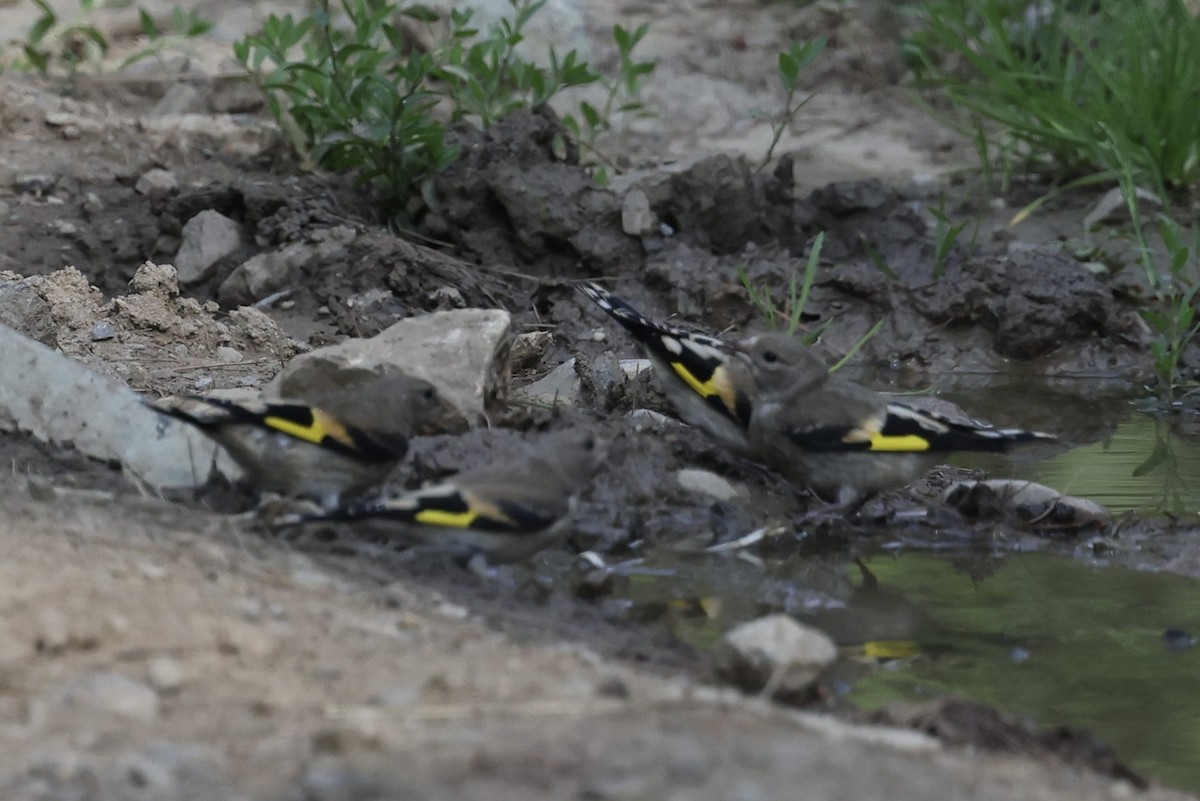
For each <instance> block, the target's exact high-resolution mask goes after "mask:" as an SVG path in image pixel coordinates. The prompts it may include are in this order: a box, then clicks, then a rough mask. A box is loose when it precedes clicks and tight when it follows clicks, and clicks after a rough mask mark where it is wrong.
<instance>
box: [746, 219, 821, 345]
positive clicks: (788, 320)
mask: <svg viewBox="0 0 1200 801" xmlns="http://www.w3.org/2000/svg"><path fill="white" fill-rule="evenodd" d="M824 244H825V232H824V231H822V232H821V233H819V234H817V238H816V239H814V240H813V245H812V250H811V251H810V252H809V254H808V261H807V262H806V263H805V265H804V276H803V278H802V279H800V282H799V285H797V274H796V273H792V275H791V278H790V279H789V280H788V293H787V300H786V301H785V303H784V305H783V307H782V308H781V307H780V306H779V305H778V304H776V303H775V297H774V295H773V294H772V293H771V290H769V289H767V288H766V287H765V286H759V285H756V284H755V283H754V282H753V281H752V280H750V275H749V273H747V272H746V268H745V267H744V266H742V265H740V264H739V265H738V266H737V277H738V280H739V281H741V282H742V286H744V287H745V288H746V294H747V295H749V296H750V302H751V303H753V304H754V306H755V307H756V308H757V309H758V311H759V313H760V314H761V315H762V316H763V319H764V320H766V321H767V325H768V326H770V327H771V328H772V329H773V330H776V331H778V330H780V329H781V328H782V330H783V331H784V332H785V333H786V334H788V335H790V336H795V334H796V332H797V331H798V330H799V329H800V319H801V317H802V316H803V315H804V307H805V306H807V305H808V295H809V292H811V291H812V285H813V280H814V279H815V278H816V277H817V267H818V266H819V265H820V263H821V248H822V247H823V246H824ZM823 330H824V327H822V328H820V329H818V330H817V331H813V332H810V333H808V334H806V335H805V337H804V340H805V341H806V342H808V343H809V344H812V343H813V342H816V341H817V338H818V337H820V335H821V331H823Z"/></svg>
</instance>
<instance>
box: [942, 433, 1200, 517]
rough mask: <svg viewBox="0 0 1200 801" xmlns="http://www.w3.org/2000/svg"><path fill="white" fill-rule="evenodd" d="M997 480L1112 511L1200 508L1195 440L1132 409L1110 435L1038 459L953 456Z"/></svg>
mask: <svg viewBox="0 0 1200 801" xmlns="http://www.w3.org/2000/svg"><path fill="white" fill-rule="evenodd" d="M953 462H954V464H958V465H962V466H966V467H981V468H983V469H985V470H987V471H988V473H989V474H991V475H992V476H994V477H997V478H1009V477H1012V478H1020V479H1025V480H1029V481H1036V482H1038V483H1041V484H1046V485H1048V486H1050V487H1053V488H1054V489H1056V490H1058V491H1060V492H1062V493H1065V494H1067V495H1079V496H1082V497H1085V498H1090V499H1092V500H1093V501H1096V502H1097V503H1100V504H1103V505H1104V506H1107V507H1108V508H1109V510H1110V511H1112V512H1113V514H1120V513H1122V512H1129V511H1132V512H1138V513H1140V514H1149V515H1153V514H1162V513H1166V512H1169V513H1171V514H1175V515H1180V516H1182V515H1189V514H1190V515H1195V514H1196V513H1198V512H1200V442H1197V441H1195V440H1187V439H1183V438H1181V437H1180V436H1179V435H1178V434H1177V433H1176V432H1175V431H1173V430H1172V428H1171V426H1170V421H1169V420H1167V419H1163V418H1161V417H1157V416H1155V415H1151V414H1147V413H1144V412H1137V411H1132V410H1131V412H1130V416H1129V418H1128V419H1126V420H1125V421H1124V422H1122V423H1120V424H1119V425H1118V426H1117V429H1116V430H1115V431H1113V432H1112V433H1111V434H1110V435H1109V436H1107V437H1105V438H1104V439H1102V440H1100V441H1099V442H1094V443H1092V444H1089V445H1083V446H1079V447H1075V448H1072V449H1071V450H1069V451H1068V452H1066V453H1062V454H1059V455H1057V456H1053V457H1051V458H1049V459H1046V460H1045V461H1040V462H1021V461H1016V462H1014V461H1010V460H1006V459H1004V458H1002V457H991V456H958V457H955V458H954V460H953Z"/></svg>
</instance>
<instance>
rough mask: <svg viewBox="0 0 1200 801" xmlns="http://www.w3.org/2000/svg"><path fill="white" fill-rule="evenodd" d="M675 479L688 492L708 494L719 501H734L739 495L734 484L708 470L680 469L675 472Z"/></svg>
mask: <svg viewBox="0 0 1200 801" xmlns="http://www.w3.org/2000/svg"><path fill="white" fill-rule="evenodd" d="M675 480H676V481H678V482H679V486H681V487H683V488H684V489H685V490H687V491H688V492H696V493H699V494H701V495H707V496H708V497H710V498H714V499H716V500H718V501H732V500H733V499H734V498H736V497H737V496H738V491H737V489H735V488H734V486H733V485H732V484H730V483H729V482H728V481H726V480H725V479H723V478H721V477H720V476H718V475H717V474H716V473H712V472H709V471H708V470H696V469H692V468H688V469H685V470H680V471H679V472H677V473H676V474H675Z"/></svg>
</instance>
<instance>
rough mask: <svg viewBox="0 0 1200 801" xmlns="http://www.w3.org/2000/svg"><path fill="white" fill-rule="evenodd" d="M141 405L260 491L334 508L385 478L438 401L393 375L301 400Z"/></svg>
mask: <svg viewBox="0 0 1200 801" xmlns="http://www.w3.org/2000/svg"><path fill="white" fill-rule="evenodd" d="M146 403H147V405H148V406H150V408H152V409H154V410H155V411H157V412H160V413H162V414H164V415H167V416H169V417H174V418H176V419H179V420H183V421H184V422H186V423H189V424H191V425H193V426H195V427H196V428H198V429H200V431H201V432H203V433H204V434H205V435H207V436H208V437H209V438H210V439H212V440H214V441H215V442H217V443H218V444H219V445H221V446H222V447H223V448H225V450H226V451H227V452H228V453H229V455H230V456H231V457H232V458H233V460H234V461H235V462H237V463H238V465H239V466H240V467H241V468H242V469H243V470H244V471H245V472H246V475H247V476H248V477H249V478H250V480H251V481H253V482H254V484H256V485H257V486H258V487H259V488H260V489H262V490H267V491H270V492H278V493H281V494H283V495H289V496H299V497H305V498H310V499H313V500H316V501H317V502H319V503H320V504H321V505H322V506H323V507H325V508H334V507H336V506H338V505H339V504H340V503H341V502H342V500H343V498H345V497H347V496H354V495H358V494H360V493H362V492H364V491H366V490H368V489H370V488H371V487H372V486H374V485H375V484H378V483H379V482H381V481H383V479H385V478H386V477H387V476H388V474H389V473H391V471H392V470H393V469H394V468H395V467H396V465H397V464H399V462H400V460H401V459H403V458H404V455H405V453H407V452H408V438H409V436H410V435H411V434H412V432H413V430H414V429H415V428H416V427H417V426H419V425H420V424H421V423H422V422H424V421H425V419H426V418H428V417H429V416H430V415H431V414H432V413H433V412H434V411H435V410H437V409H438V408H439V407H440V405H441V397H440V396H439V395H438V392H437V389H436V388H434V386H433V385H432V384H430V383H429V382H428V381H423V380H422V379H419V378H414V377H412V376H409V375H405V374H403V373H393V374H390V375H385V376H370V377H367V378H364V379H360V380H357V381H352V382H351V383H348V384H347V385H345V386H343V387H341V388H339V389H337V390H329V391H326V392H322V393H318V394H314V395H312V396H310V397H308V398H305V399H303V400H300V399H287V400H279V401H267V400H257V401H232V400H223V399H219V398H202V397H197V396H193V395H179V396H172V397H167V398H161V399H159V400H155V401H147V402H146Z"/></svg>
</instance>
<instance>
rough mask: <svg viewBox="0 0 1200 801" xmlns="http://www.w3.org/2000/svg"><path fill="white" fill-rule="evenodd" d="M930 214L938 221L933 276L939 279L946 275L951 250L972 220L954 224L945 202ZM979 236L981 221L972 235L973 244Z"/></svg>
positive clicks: (977, 223) (976, 223) (976, 224)
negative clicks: (947, 260)
mask: <svg viewBox="0 0 1200 801" xmlns="http://www.w3.org/2000/svg"><path fill="white" fill-rule="evenodd" d="M929 213H930V214H932V215H933V217H934V219H935V220H937V230H936V231H935V233H934V250H933V274H934V276H935V277H937V278H941V277H942V276H943V275H945V274H946V258H947V257H948V256H949V255H950V249H951V248H953V247H954V243H955V242H956V241H958V237H959V236H960V235H961V234H962V232H963V231H965V230H966V229H967V224H968V223H969V222H970V220H962V221H961V222H957V223H956V222H954V221H953V220H951V219H950V216H949V215H948V214H946V209H945V201H944V199H943V201H942V202H941V203H939V204H938V205H937V206H936V207H934V206H930V207H929ZM978 236H979V220H978V219H977V220H976V221H975V230H974V232H973V233H972V234H971V244H972V245H974V244H975V239H976V237H978Z"/></svg>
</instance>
